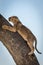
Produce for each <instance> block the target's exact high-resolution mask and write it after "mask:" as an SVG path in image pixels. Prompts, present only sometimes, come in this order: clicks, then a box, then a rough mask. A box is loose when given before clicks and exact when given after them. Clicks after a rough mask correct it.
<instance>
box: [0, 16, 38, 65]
mask: <svg viewBox="0 0 43 65" xmlns="http://www.w3.org/2000/svg"><path fill="white" fill-rule="evenodd" d="M4 24H6V25H9V26H11V25H10V24H9V23H8V21H7V20H6V19H5V18H4V17H3V16H2V15H0V41H2V42H3V45H4V46H5V47H6V48H7V49H8V51H9V53H10V54H11V55H12V57H13V59H14V61H15V62H16V64H17V65H39V62H38V60H37V58H36V56H35V54H33V55H31V56H28V52H30V48H29V47H28V45H27V44H26V41H24V40H23V38H22V37H21V36H20V35H19V34H18V33H17V32H16V33H12V32H10V31H8V30H3V29H2V25H4Z"/></svg>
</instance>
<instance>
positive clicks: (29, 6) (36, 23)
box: [0, 0, 43, 65]
mask: <svg viewBox="0 0 43 65" xmlns="http://www.w3.org/2000/svg"><path fill="white" fill-rule="evenodd" d="M0 14H2V15H3V16H4V17H5V18H6V19H7V20H8V17H9V16H12V15H16V16H18V17H19V19H20V20H21V21H22V23H23V24H24V25H25V26H27V27H28V28H29V29H30V30H31V31H32V32H33V33H34V35H35V36H36V37H37V48H38V50H40V51H41V52H42V53H43V0H0ZM0 52H1V53H0V65H15V63H14V61H13V59H12V56H11V55H10V54H9V52H8V51H7V49H6V48H5V47H4V46H3V44H2V42H0ZM35 54H36V56H37V59H38V61H39V63H40V65H43V58H42V56H43V54H41V55H39V54H38V53H37V52H36V51H35Z"/></svg>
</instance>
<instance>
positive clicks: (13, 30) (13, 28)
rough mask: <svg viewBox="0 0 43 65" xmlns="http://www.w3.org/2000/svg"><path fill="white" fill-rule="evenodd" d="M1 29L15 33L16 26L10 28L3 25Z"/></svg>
mask: <svg viewBox="0 0 43 65" xmlns="http://www.w3.org/2000/svg"><path fill="white" fill-rule="evenodd" d="M2 28H3V29H5V30H9V31H11V32H16V26H13V27H11V26H7V25H3V26H2Z"/></svg>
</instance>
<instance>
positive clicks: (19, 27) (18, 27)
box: [2, 16, 41, 55]
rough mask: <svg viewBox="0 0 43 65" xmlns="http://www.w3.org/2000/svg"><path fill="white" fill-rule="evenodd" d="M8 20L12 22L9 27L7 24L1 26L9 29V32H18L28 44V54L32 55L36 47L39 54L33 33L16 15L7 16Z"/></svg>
mask: <svg viewBox="0 0 43 65" xmlns="http://www.w3.org/2000/svg"><path fill="white" fill-rule="evenodd" d="M9 21H11V22H13V23H14V26H12V27H10V26H7V25H3V26H2V28H3V29H6V30H9V31H11V32H16V31H17V32H18V33H19V34H20V35H21V36H22V38H23V39H24V40H25V41H27V44H28V46H29V47H30V49H31V51H30V52H29V53H28V55H32V54H33V53H34V50H35V49H36V51H37V52H38V53H39V54H41V52H39V51H38V50H37V48H36V47H37V46H36V45H37V40H36V37H35V36H34V35H33V33H32V32H31V31H30V30H29V29H28V28H27V27H26V26H24V25H23V24H22V23H21V22H20V20H19V19H18V17H17V16H11V17H9ZM34 41H35V47H34V46H33V43H34Z"/></svg>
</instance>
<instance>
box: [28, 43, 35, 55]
mask: <svg viewBox="0 0 43 65" xmlns="http://www.w3.org/2000/svg"><path fill="white" fill-rule="evenodd" d="M27 44H28V46H29V47H30V49H31V51H30V52H29V53H28V55H32V54H33V53H34V49H35V48H34V47H33V43H32V42H27Z"/></svg>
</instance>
